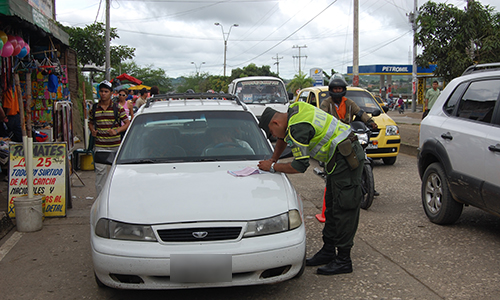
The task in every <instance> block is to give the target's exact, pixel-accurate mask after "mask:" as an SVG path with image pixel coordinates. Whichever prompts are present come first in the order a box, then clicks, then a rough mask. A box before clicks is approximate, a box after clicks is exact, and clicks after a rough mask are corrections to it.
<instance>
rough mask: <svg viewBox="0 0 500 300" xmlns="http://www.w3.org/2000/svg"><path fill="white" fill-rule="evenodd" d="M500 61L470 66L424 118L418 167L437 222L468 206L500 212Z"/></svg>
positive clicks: (427, 209)
mask: <svg viewBox="0 0 500 300" xmlns="http://www.w3.org/2000/svg"><path fill="white" fill-rule="evenodd" d="M499 97H500V63H494V64H482V65H474V66H471V67H469V68H468V69H467V70H466V71H465V72H464V73H463V74H462V76H460V77H458V78H455V79H453V80H452V81H451V82H450V83H449V84H448V85H447V86H446V88H445V89H444V90H443V92H442V93H441V95H440V96H439V98H438V99H437V100H436V102H435V104H434V106H433V107H432V109H431V111H430V112H429V114H428V115H427V117H425V118H424V119H423V120H422V123H421V126H420V142H419V155H418V169H419V174H420V177H421V179H422V188H421V193H422V204H423V206H424V210H425V213H426V215H427V217H428V218H429V219H430V220H431V221H432V222H434V223H437V224H452V223H454V222H455V221H457V220H458V218H459V217H460V215H461V213H462V209H463V205H464V204H466V205H472V206H475V207H478V208H481V209H483V210H485V211H488V212H490V213H493V214H496V215H500V100H498V99H499Z"/></svg>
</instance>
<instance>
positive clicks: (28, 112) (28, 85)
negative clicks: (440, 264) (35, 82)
mask: <svg viewBox="0 0 500 300" xmlns="http://www.w3.org/2000/svg"><path fill="white" fill-rule="evenodd" d="M26 118H27V119H26V127H27V130H28V136H29V137H32V132H33V131H32V129H31V128H32V125H31V71H27V72H26Z"/></svg>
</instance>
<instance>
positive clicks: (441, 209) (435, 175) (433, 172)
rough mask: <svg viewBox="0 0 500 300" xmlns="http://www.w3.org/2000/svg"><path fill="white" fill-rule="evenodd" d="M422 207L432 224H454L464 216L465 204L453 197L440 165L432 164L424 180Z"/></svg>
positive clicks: (426, 171)
mask: <svg viewBox="0 0 500 300" xmlns="http://www.w3.org/2000/svg"><path fill="white" fill-rule="evenodd" d="M421 193H422V205H423V206H424V210H425V214H426V215H427V217H428V218H429V220H431V222H433V223H436V224H440V225H445V224H453V223H455V221H457V220H458V218H459V217H460V215H461V214H462V209H463V204H462V203H458V202H457V201H455V200H454V199H453V197H452V196H451V193H450V190H449V187H448V179H447V178H446V174H445V172H444V170H443V167H442V166H441V164H440V163H433V164H430V165H429V166H428V167H427V169H426V170H425V173H424V177H423V178H422V189H421Z"/></svg>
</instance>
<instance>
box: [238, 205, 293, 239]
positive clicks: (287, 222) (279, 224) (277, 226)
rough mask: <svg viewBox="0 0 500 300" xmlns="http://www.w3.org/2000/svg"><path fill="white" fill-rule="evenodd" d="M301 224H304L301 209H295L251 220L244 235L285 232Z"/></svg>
mask: <svg viewBox="0 0 500 300" xmlns="http://www.w3.org/2000/svg"><path fill="white" fill-rule="evenodd" d="M300 225H302V218H301V217H300V213H299V211H298V210H295V209H294V210H290V211H288V212H287V213H284V214H281V215H278V216H275V217H271V218H267V219H262V220H255V221H249V222H248V224H247V229H246V231H245V233H244V234H243V237H252V236H259V235H266V234H273V233H279V232H284V231H288V230H292V229H295V228H297V227H299V226H300Z"/></svg>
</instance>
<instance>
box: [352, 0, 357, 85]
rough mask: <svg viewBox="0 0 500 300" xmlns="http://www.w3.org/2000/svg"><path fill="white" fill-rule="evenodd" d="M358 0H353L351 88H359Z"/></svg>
mask: <svg viewBox="0 0 500 300" xmlns="http://www.w3.org/2000/svg"><path fill="white" fill-rule="evenodd" d="M358 12H359V0H354V13H353V17H354V26H353V30H354V32H353V35H352V36H353V39H354V40H353V45H352V55H353V58H352V73H353V75H354V76H353V78H352V86H359V22H358V19H359V17H358Z"/></svg>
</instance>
